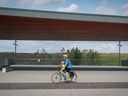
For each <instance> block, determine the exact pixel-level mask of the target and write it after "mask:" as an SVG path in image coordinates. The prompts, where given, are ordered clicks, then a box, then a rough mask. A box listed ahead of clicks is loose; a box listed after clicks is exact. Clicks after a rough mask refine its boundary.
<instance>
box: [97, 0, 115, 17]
mask: <svg viewBox="0 0 128 96" xmlns="http://www.w3.org/2000/svg"><path fill="white" fill-rule="evenodd" d="M95 13H96V14H105V15H116V14H117V12H116V10H115V9H114V8H112V7H111V6H109V4H108V1H107V0H103V1H102V2H101V4H100V5H99V6H98V7H97V8H96V11H95Z"/></svg>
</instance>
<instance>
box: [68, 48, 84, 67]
mask: <svg viewBox="0 0 128 96" xmlns="http://www.w3.org/2000/svg"><path fill="white" fill-rule="evenodd" d="M66 54H68V56H69V58H71V62H72V64H73V65H80V63H81V57H82V52H81V51H80V50H79V49H78V47H76V49H75V48H73V49H71V50H69V49H68V50H67V53H66Z"/></svg>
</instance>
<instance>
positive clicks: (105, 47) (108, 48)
mask: <svg viewBox="0 0 128 96" xmlns="http://www.w3.org/2000/svg"><path fill="white" fill-rule="evenodd" d="M95 50H97V51H98V52H101V53H102V52H104V53H105V52H107V53H113V52H114V53H116V52H118V46H117V44H116V43H107V44H101V45H99V46H97V47H95Z"/></svg>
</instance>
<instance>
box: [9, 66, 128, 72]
mask: <svg viewBox="0 0 128 96" xmlns="http://www.w3.org/2000/svg"><path fill="white" fill-rule="evenodd" d="M11 68H12V69H13V70H20V71H22V70H23V71H24V70H57V66H56V65H11ZM72 69H73V70H80V71H82V70H83V71H86V70H87V71H89V70H90V71H128V67H125V66H73V67H72Z"/></svg>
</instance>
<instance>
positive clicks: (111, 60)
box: [100, 53, 128, 66]
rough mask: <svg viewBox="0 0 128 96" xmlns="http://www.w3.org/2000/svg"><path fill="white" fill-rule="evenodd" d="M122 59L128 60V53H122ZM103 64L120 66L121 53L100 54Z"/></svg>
mask: <svg viewBox="0 0 128 96" xmlns="http://www.w3.org/2000/svg"><path fill="white" fill-rule="evenodd" d="M120 56H121V60H128V54H121V55H120ZM100 58H101V64H102V65H112V66H119V54H117V53H111V54H100Z"/></svg>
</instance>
